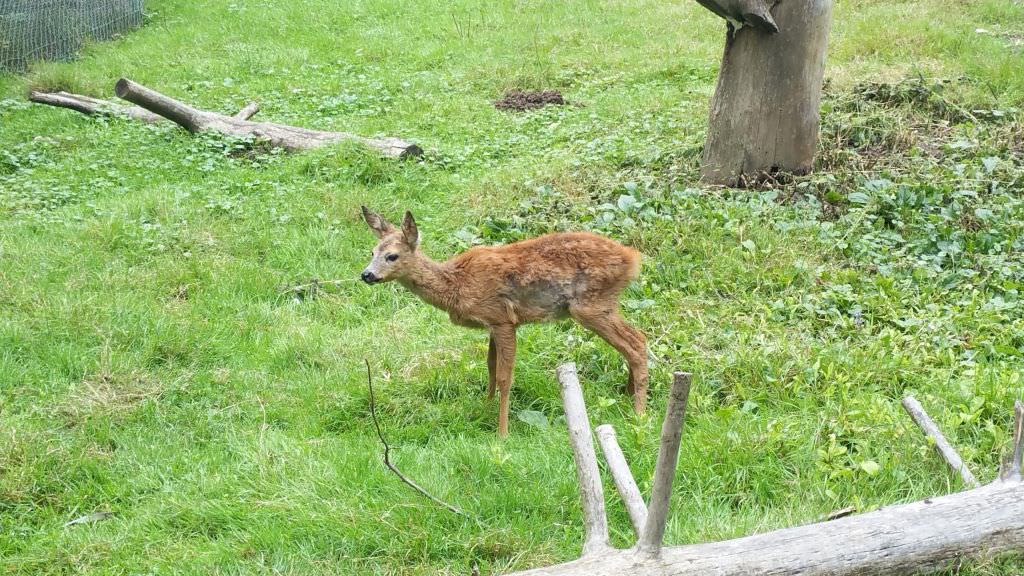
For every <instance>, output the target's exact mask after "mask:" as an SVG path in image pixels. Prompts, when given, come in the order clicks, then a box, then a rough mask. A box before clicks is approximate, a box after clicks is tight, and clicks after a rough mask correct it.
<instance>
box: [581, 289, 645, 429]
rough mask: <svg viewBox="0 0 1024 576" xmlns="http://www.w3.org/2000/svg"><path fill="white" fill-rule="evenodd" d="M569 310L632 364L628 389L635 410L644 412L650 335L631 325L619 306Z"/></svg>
mask: <svg viewBox="0 0 1024 576" xmlns="http://www.w3.org/2000/svg"><path fill="white" fill-rule="evenodd" d="M569 313H570V314H571V315H572V317H573V318H575V319H576V321H577V322H579V323H580V324H581V325H582V326H583V327H584V328H586V329H588V330H591V331H593V332H594V333H595V334H597V335H598V336H600V337H601V338H602V339H604V341H605V342H607V343H608V344H611V346H612V347H613V348H615V349H616V350H618V351H619V354H622V356H623V357H624V358H625V359H626V362H627V363H628V364H629V384H627V385H626V393H627V394H630V395H631V396H633V410H634V411H635V412H636V413H637V414H643V412H644V410H645V409H646V408H647V338H645V337H644V335H643V332H640V331H639V330H637V329H636V328H633V327H632V326H630V325H629V324H628V323H627V322H626V320H625V319H624V318H623V317H622V316H621V315H620V314H619V311H618V309H617V307H616V308H611V309H609V308H607V307H596V308H592V307H587V306H572V307H570V308H569Z"/></svg>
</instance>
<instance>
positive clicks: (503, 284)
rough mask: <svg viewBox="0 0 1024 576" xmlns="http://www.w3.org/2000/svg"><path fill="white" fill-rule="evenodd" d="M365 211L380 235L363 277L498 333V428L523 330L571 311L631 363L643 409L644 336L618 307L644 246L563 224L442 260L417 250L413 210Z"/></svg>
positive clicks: (494, 369) (493, 377)
mask: <svg viewBox="0 0 1024 576" xmlns="http://www.w3.org/2000/svg"><path fill="white" fill-rule="evenodd" d="M363 218H364V219H365V220H366V223H367V224H368V225H369V226H370V228H371V229H372V230H373V231H374V233H375V234H377V237H378V238H380V242H379V243H378V244H377V247H376V248H374V250H373V260H372V261H371V262H370V264H369V265H368V266H367V267H366V270H364V272H363V279H364V280H366V281H368V282H380V281H388V280H397V281H398V282H399V283H401V284H402V285H403V286H405V287H406V288H408V289H409V290H411V291H412V292H413V293H414V294H416V295H417V296H419V297H420V298H421V299H423V300H424V301H426V302H428V303H429V304H431V305H433V306H436V307H437V308H440V309H442V310H444V311H446V312H448V317H449V318H450V319H451V321H452V322H454V323H455V324H458V325H460V326H468V327H472V328H484V329H487V330H489V331H490V334H491V338H490V345H489V347H488V355H487V367H488V376H489V378H488V396H489V397H493V396H494V391H495V388H497V389H498V390H499V391H500V393H501V397H500V411H499V416H498V434H499V435H501V436H504V435H506V434H507V433H508V410H509V391H510V390H511V387H512V368H513V365H514V363H515V347H516V334H515V330H516V327H517V326H519V325H521V324H526V323H531V322H551V321H554V320H560V319H563V318H567V317H572V318H574V319H575V320H576V321H577V322H579V323H580V324H581V325H583V326H584V327H585V328H587V329H589V330H592V331H593V332H595V333H597V334H598V335H599V336H601V337H602V338H603V339H604V340H605V341H607V342H608V343H609V344H611V345H612V346H613V347H614V348H615V349H616V350H618V351H619V353H621V354H622V355H623V357H624V358H625V359H626V361H627V362H628V363H629V384H628V385H627V387H626V390H627V392H628V393H630V394H632V395H633V406H634V409H635V410H636V412H637V413H642V412H643V411H644V408H645V406H646V401H647V343H646V339H645V338H644V335H643V333H641V332H640V331H639V330H637V329H636V328H633V327H632V326H630V325H629V324H628V323H627V322H626V321H625V320H624V319H623V318H622V316H621V314H620V313H619V296H620V294H622V291H623V290H625V289H626V286H627V285H628V284H629V283H630V281H632V280H634V279H636V278H637V276H638V275H639V274H640V253H639V252H637V251H636V250H634V249H632V248H628V247H626V246H623V245H621V244H619V243H618V242H615V241H613V240H610V239H608V238H604V237H602V236H598V235H597V234H591V233H589V232H565V233H556V234H547V235H545V236H540V237H538V238H532V239H530V240H523V241H521V242H515V243H513V244H509V245H506V246H493V247H484V246H478V247H476V248H472V249H470V250H468V251H466V252H464V253H462V254H459V255H457V256H455V257H454V258H452V259H451V260H448V261H447V262H435V261H434V260H431V259H430V258H429V257H427V256H425V255H424V254H423V253H422V252H420V251H419V231H418V229H417V228H416V222H415V220H413V217H412V214H410V213H408V212H406V214H405V219H404V220H403V222H402V227H401V228H396V227H395V226H393V225H391V224H390V223H388V222H387V221H386V220H384V219H383V218H382V217H381V216H380V215H378V214H375V213H373V212H370V211H369V210H368V209H367V208H366V207H365V206H364V207H363ZM388 257H392V258H394V259H393V260H390V261H389V260H388ZM395 257H397V258H395ZM368 275H369V276H368Z"/></svg>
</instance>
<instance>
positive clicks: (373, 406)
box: [363, 358, 469, 518]
mask: <svg viewBox="0 0 1024 576" xmlns="http://www.w3.org/2000/svg"><path fill="white" fill-rule="evenodd" d="M363 362H365V363H366V386H367V388H368V389H369V390H370V417H371V418H372V419H373V427H374V428H375V429H376V430H377V438H380V443H381V444H383V445H384V465H385V466H387V467H388V470H391V471H392V472H394V473H395V476H398V478H399V480H401V481H402V482H405V483H406V484H408V485H409V486H411V487H412V489H413V490H416V491H417V492H419V493H420V494H422V495H424V496H426V497H427V498H429V499H430V500H431V501H433V502H434V503H435V504H438V505H440V506H444V507H445V508H447V509H448V510H450V511H452V512H454V513H455V514H458V515H459V516H463V517H465V518H469V515H468V514H466V513H465V512H463V511H462V510H461V509H459V508H457V507H455V506H452V505H451V504H449V503H447V502H445V501H444V500H441V499H440V498H438V497H436V496H434V495H433V494H431V493H430V492H427V491H426V490H424V489H423V488H422V487H421V486H420V485H419V484H417V483H415V482H413V481H412V480H410V479H409V478H408V477H407V476H406V475H405V474H402V471H401V470H399V469H398V466H395V465H394V464H392V463H391V446H388V441H387V440H385V439H384V433H383V432H381V431H380V422H378V421H377V402H376V400H375V399H374V396H373V375H372V374H371V373H370V361H369V360H366V359H365V358H364V359H363Z"/></svg>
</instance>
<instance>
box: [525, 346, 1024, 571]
mask: <svg viewBox="0 0 1024 576" xmlns="http://www.w3.org/2000/svg"><path fill="white" fill-rule="evenodd" d="M558 377H559V381H560V382H562V391H563V394H562V396H563V401H564V402H565V413H566V421H567V423H568V426H569V430H570V440H571V442H572V445H573V454H574V457H575V459H576V464H577V467H578V469H577V476H578V478H579V480H580V497H581V502H582V503H583V506H584V520H585V524H586V526H585V527H586V534H587V537H586V539H587V542H586V544H585V545H584V553H583V556H582V557H581V558H580V559H578V560H573V561H571V562H566V563H564V564H558V565H555V566H548V567H544V568H535V569H532V570H526V571H522V572H515V573H514V574H513V576H641V575H642V576H756V575H764V576H768V575H771V576H790V575H792V576H797V575H800V576H826V575H828V576H867V575H872V576H874V575H903V574H916V573H921V572H928V571H932V570H936V569H942V568H946V567H949V566H951V565H953V564H955V563H959V562H960V561H961V560H962V559H964V558H971V557H980V558H990V557H992V556H994V555H997V554H1000V553H1004V552H1021V551H1024V483H1022V482H1021V461H1022V459H1024V404H1021V403H1020V402H1017V403H1016V404H1015V406H1014V427H1013V438H1012V446H1011V450H1010V455H1009V457H1008V458H1007V459H1006V461H1005V462H1004V464H1003V467H1002V470H1001V472H1000V475H999V479H998V480H996V481H995V482H993V483H991V484H988V485H986V486H982V487H979V488H974V489H972V490H967V491H965V492H958V493H955V494H950V495H947V496H940V497H937V498H929V499H925V500H922V501H919V502H913V503H910V504H902V505H898V506H890V507H886V508H882V509H879V510H876V511H874V512H869V513H866V514H861V515H856V516H847V517H843V518H837V519H832V520H830V521H827V522H820V523H816V524H808V525H804V526H798V527H796V528H786V529H782V530H776V531H774V532H768V533H765V534H758V535H754V536H747V537H745V538H737V539H733V540H726V541H722V542H712V543H707V544H692V545H684V546H668V547H662V546H661V538H662V535H663V534H664V530H665V523H666V522H667V508H668V501H669V498H668V494H670V493H671V489H672V480H673V479H674V476H675V467H676V458H677V456H678V450H679V438H680V434H681V431H682V424H683V420H684V416H685V409H686V398H687V396H688V394H689V377H688V375H683V374H677V375H676V377H675V381H674V383H673V388H672V392H671V393H670V396H669V402H668V410H667V413H666V417H665V422H664V423H663V425H662V436H661V446H660V448H659V451H658V454H659V456H658V463H657V465H656V468H655V479H654V486H653V490H652V492H653V493H652V496H651V503H650V508H649V511H648V513H647V517H646V520H645V521H644V522H643V523H642V524H643V529H642V530H640V529H637V531H638V534H639V536H638V540H639V541H638V543H637V545H636V546H635V547H633V548H630V549H626V550H618V549H614V548H611V547H610V546H608V545H607V524H606V520H605V513H604V503H603V502H602V501H600V498H601V494H602V492H601V486H600V481H599V479H597V464H596V462H595V461H594V458H595V456H594V452H593V446H592V445H591V441H590V438H589V430H590V427H589V422H588V420H587V416H586V409H585V407H584V406H583V396H582V392H581V391H580V386H579V381H578V379H577V378H576V370H575V366H573V365H566V366H562V367H560V368H559V369H558ZM936 431H937V429H936ZM598 435H599V438H601V444H602V447H603V449H604V452H605V454H606V457H607V458H608V461H609V470H610V471H611V473H612V476H613V478H614V479H615V483H616V486H620V485H630V484H631V485H632V486H633V488H627V489H626V490H625V491H623V489H622V488H621V487H620V488H619V490H620V492H624V493H626V494H631V493H632V492H633V491H634V489H635V486H636V482H635V481H633V478H632V475H631V474H630V473H629V467H628V465H626V463H625V456H624V455H622V452H621V450H619V449H618V444H617V443H616V442H614V431H613V430H612V429H611V427H610V426H607V425H603V426H601V427H599V432H598ZM613 444H614V448H611V447H612V445H613ZM588 447H589V450H588ZM623 500H627V498H626V497H625V496H624V497H623ZM632 515H633V512H631V517H632ZM836 516H838V515H836ZM831 517H833V518H835V516H831ZM632 522H633V524H634V526H636V525H637V524H638V523H637V522H636V520H635V519H633V520H632ZM595 543H596V544H597V545H595Z"/></svg>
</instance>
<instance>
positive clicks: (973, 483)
mask: <svg viewBox="0 0 1024 576" xmlns="http://www.w3.org/2000/svg"><path fill="white" fill-rule="evenodd" d="M903 409H904V410H906V411H907V414H910V417H911V418H913V419H914V422H915V423H916V424H917V425H918V427H920V428H921V430H923V431H924V433H925V435H926V436H930V437H932V438H933V439H934V440H935V449H936V450H938V451H939V454H940V455H942V458H943V459H944V460H945V461H946V464H949V467H950V468H952V469H953V471H954V472H958V473H959V474H960V477H961V478H963V481H964V484H966V485H968V486H970V487H971V488H977V487H978V486H981V484H979V483H978V480H977V478H975V477H974V474H971V471H970V470H968V469H967V465H966V464H964V461H963V459H962V458H960V454H958V453H957V451H956V449H955V448H953V446H951V445H950V444H949V442H947V441H946V437H945V436H943V435H942V431H941V430H939V427H938V426H936V425H935V422H933V421H932V419H931V418H930V417H929V416H928V413H927V412H925V411H924V407H923V406H921V403H920V402H918V401H917V400H916V399H915V398H914V397H913V396H907V397H906V398H904V399H903Z"/></svg>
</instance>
